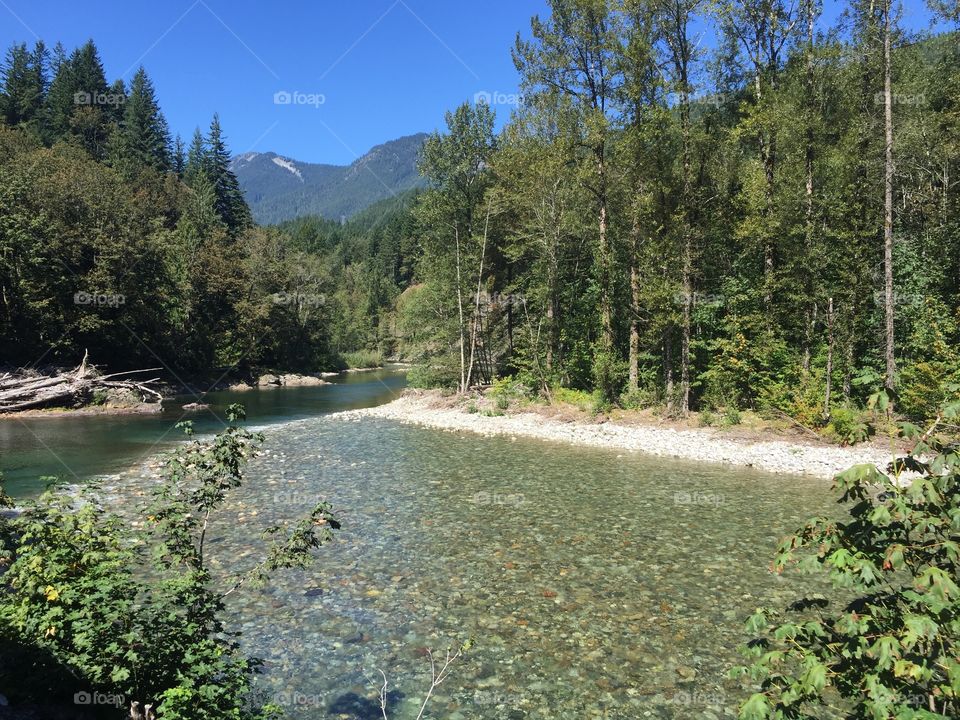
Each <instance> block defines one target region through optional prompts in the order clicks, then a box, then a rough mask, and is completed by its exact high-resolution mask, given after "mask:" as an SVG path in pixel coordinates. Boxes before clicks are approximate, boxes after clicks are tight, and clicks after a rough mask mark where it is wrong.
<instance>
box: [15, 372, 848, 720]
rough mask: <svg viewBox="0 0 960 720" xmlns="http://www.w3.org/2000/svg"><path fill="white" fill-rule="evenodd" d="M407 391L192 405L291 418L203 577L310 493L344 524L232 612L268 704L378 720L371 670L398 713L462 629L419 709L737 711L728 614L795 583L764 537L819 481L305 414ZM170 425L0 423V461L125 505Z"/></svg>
mask: <svg viewBox="0 0 960 720" xmlns="http://www.w3.org/2000/svg"><path fill="white" fill-rule="evenodd" d="M381 381H382V383H385V384H386V387H385V386H384V384H382V383H381ZM402 383H403V379H402V376H400V375H397V374H384V375H379V376H371V375H355V376H351V377H349V378H347V379H346V380H345V382H344V383H343V384H339V385H335V386H326V387H321V388H306V389H297V390H273V391H263V392H251V393H243V394H241V395H230V394H226V393H221V394H217V395H216V396H211V398H210V399H211V400H212V401H214V402H215V403H216V406H215V407H214V410H217V411H221V412H222V409H223V407H224V406H225V405H226V404H227V403H229V402H233V401H237V400H239V401H242V402H244V403H246V404H247V406H248V408H249V410H250V415H251V419H252V420H253V421H254V423H256V424H257V425H263V424H266V423H269V422H272V421H274V420H276V419H280V418H290V417H297V416H300V417H304V416H307V417H305V419H300V420H296V421H293V422H289V423H283V424H276V425H273V426H271V427H268V428H267V429H266V433H267V443H266V446H265V448H264V449H265V453H264V454H263V455H262V456H261V457H259V458H257V459H256V460H254V461H253V463H252V464H251V466H250V468H249V472H248V475H247V481H246V483H245V485H244V487H243V488H241V489H240V491H239V494H238V495H237V496H235V497H234V498H233V499H232V501H231V504H230V505H229V506H228V507H227V508H226V509H225V511H224V513H223V514H222V516H221V517H220V518H219V519H218V521H217V522H216V523H215V524H214V526H213V528H212V535H211V536H210V537H211V538H212V542H211V545H210V548H211V551H212V552H214V553H215V557H214V558H213V560H212V561H211V565H210V567H211V569H213V570H214V571H215V573H217V574H222V575H223V576H226V575H227V574H228V573H231V572H237V571H241V570H244V569H247V568H249V567H250V566H251V565H253V564H255V562H256V559H257V558H258V557H259V556H260V554H261V553H262V552H263V549H264V548H263V545H262V543H261V541H260V540H259V536H260V531H261V530H262V529H263V528H264V527H266V526H268V525H271V524H273V523H275V522H277V521H282V520H284V519H292V518H295V517H297V516H298V515H300V514H302V513H305V512H307V510H308V509H309V508H310V507H312V506H313V504H314V503H316V502H317V501H318V500H319V499H321V498H325V499H328V500H330V501H331V502H333V503H334V505H335V507H336V508H337V509H338V511H339V513H340V514H341V516H342V520H343V530H342V531H341V532H340V533H339V534H338V537H337V540H336V541H335V542H334V543H332V544H331V545H329V546H326V547H324V548H322V549H321V550H320V551H319V553H318V560H317V563H316V564H315V565H313V566H312V567H311V568H309V569H307V570H301V571H294V572H285V573H281V574H279V575H277V576H276V578H275V580H274V582H272V583H271V585H270V586H269V587H268V588H266V589H261V590H257V589H247V590H244V591H242V592H241V593H239V594H237V595H234V596H231V598H230V604H229V610H230V612H231V614H232V617H233V620H234V622H235V624H236V626H237V627H238V628H240V629H242V631H243V633H244V642H245V644H246V646H247V649H248V650H249V651H250V652H251V653H253V654H256V655H258V656H260V657H262V658H263V659H264V661H265V663H266V664H265V673H264V675H263V676H262V677H261V678H260V679H259V681H258V682H259V684H260V686H261V688H262V691H263V692H264V693H265V695H267V696H268V697H270V698H272V699H273V700H274V701H276V702H278V703H279V704H281V705H283V706H284V707H285V708H286V710H287V711H288V713H289V715H290V716H291V717H292V718H296V719H298V720H299V719H302V720H306V719H308V718H310V719H312V718H343V719H345V720H346V719H349V720H377V719H378V718H382V716H381V713H380V707H379V701H378V699H377V692H378V689H379V687H380V685H381V684H382V679H381V676H380V674H379V671H380V670H382V671H383V672H385V673H386V674H387V677H388V678H389V683H390V685H389V689H390V696H389V697H390V703H389V717H390V718H391V720H410V719H412V718H415V717H416V715H417V710H418V709H419V704H420V699H421V698H422V697H423V694H424V692H425V691H426V690H427V688H428V687H429V684H430V673H429V660H428V657H427V651H428V650H433V651H434V652H436V653H438V654H440V655H441V656H442V654H443V652H444V651H445V649H446V648H447V647H449V646H457V645H459V644H460V643H462V642H463V641H465V640H466V639H467V638H471V637H472V638H473V639H474V647H473V649H472V650H471V651H470V652H469V653H468V654H467V655H466V656H465V657H464V658H462V659H461V660H459V661H458V662H457V663H456V665H455V666H454V667H453V668H452V670H451V674H450V676H449V678H448V679H447V680H446V682H445V683H444V684H443V685H441V686H440V687H439V688H438V689H437V690H436V691H435V693H434V698H433V700H432V701H431V704H430V709H429V710H428V713H427V717H430V718H444V719H447V720H463V719H467V718H470V719H473V718H477V719H480V720H487V719H489V720H494V719H497V718H507V719H509V720H519V719H520V718H530V719H534V718H536V719H542V720H548V719H564V720H565V719H569V720H583V719H587V718H618V719H623V720H634V719H635V718H677V719H678V720H681V719H682V720H687V719H700V718H703V719H707V720H718V719H719V718H732V717H734V715H735V711H734V708H735V707H736V705H737V703H738V702H739V701H740V700H741V699H743V698H744V697H745V696H746V694H747V693H748V691H747V690H745V689H744V688H743V687H741V686H740V684H739V681H733V680H729V679H726V673H727V670H728V669H729V667H730V666H732V665H735V664H738V663H739V662H740V660H741V658H740V656H739V655H738V653H737V652H736V647H737V646H738V645H739V644H740V643H742V642H743V641H744V640H745V639H746V636H745V634H744V630H743V623H744V621H745V619H746V618H747V617H748V616H749V615H750V613H751V612H752V611H753V609H754V608H755V607H756V606H758V605H761V604H772V605H774V606H778V607H782V606H784V605H786V604H787V603H788V602H789V601H790V600H792V599H794V598H795V597H797V596H798V595H799V594H800V593H801V591H802V589H803V588H802V586H801V585H800V584H799V583H798V582H797V581H796V579H793V578H790V577H788V578H782V577H777V576H775V575H772V574H771V573H770V572H768V569H767V568H768V565H769V561H770V559H771V557H772V554H773V551H774V547H775V544H776V541H777V539H778V538H779V537H781V536H782V535H783V534H785V533H787V532H789V531H790V530H792V529H794V528H795V527H796V526H798V525H799V524H800V523H802V521H803V520H805V519H806V518H808V517H809V516H811V515H814V514H820V513H832V512H836V510H835V506H834V505H833V503H832V502H831V500H830V492H829V488H828V485H827V484H826V483H824V482H823V481H818V480H813V479H807V478H787V477H774V476H769V475H764V474H762V473H759V472H754V471H749V470H731V469H728V468H723V467H716V466H705V467H701V466H698V465H695V464H690V463H684V462H678V461H668V460H663V459H653V458H648V457H644V456H641V455H636V454H623V453H618V452H616V451H609V450H601V449H589V448H574V447H570V446H567V445H562V444H553V443H546V442H540V441H528V440H523V439H516V440H514V441H511V440H510V439H509V438H483V437H480V436H474V435H459V434H452V433H444V432H440V431H434V430H428V429H422V428H414V427H409V426H403V425H400V424H397V423H393V422H389V421H384V420H374V419H366V420H363V421H349V420H345V419H343V418H340V417H337V416H333V417H325V416H315V415H316V414H317V413H321V412H325V411H328V410H334V409H344V408H347V407H357V406H363V405H372V404H375V403H378V402H383V401H386V400H387V399H389V397H390V396H391V394H392V392H393V391H394V390H395V389H399V387H400V386H401V385H402ZM309 416H314V417H309ZM177 417H178V414H177V413H170V415H169V416H164V417H162V418H96V419H93V421H91V419H90V418H82V419H81V418H78V419H71V420H70V422H66V421H64V420H48V419H45V420H43V421H42V422H41V421H36V422H33V421H31V422H30V423H29V426H28V427H29V432H28V433H27V434H26V435H25V434H24V430H23V428H21V429H20V430H17V429H16V426H15V425H14V424H11V423H6V424H0V428H2V429H0V432H2V433H5V435H3V439H2V440H0V447H3V449H4V469H5V470H6V471H7V472H8V473H9V472H10V470H11V464H13V463H12V462H11V460H10V458H14V459H15V462H16V464H17V465H16V467H18V468H26V467H27V466H28V465H30V463H31V462H32V463H33V465H31V466H30V470H31V471H32V473H31V474H32V475H35V474H36V471H35V468H36V466H37V465H43V464H44V463H46V465H44V467H52V464H51V463H50V459H49V457H47V456H45V455H44V454H43V452H42V449H43V448H42V444H41V443H40V442H39V441H34V442H35V443H36V444H34V445H31V441H30V438H31V437H33V435H34V434H35V433H36V434H38V435H40V437H42V438H43V439H44V441H45V442H46V443H47V444H50V445H51V446H55V447H56V448H57V450H58V454H59V455H60V456H61V458H62V459H64V461H65V462H68V463H69V464H71V465H72V467H73V468H74V469H75V471H76V472H78V474H79V473H80V472H81V469H83V470H84V471H85V472H91V471H96V472H103V471H104V470H105V469H108V468H110V469H118V468H121V467H126V468H128V469H127V470H126V471H124V472H120V473H118V474H117V475H115V476H113V477H111V478H109V479H108V480H107V481H106V483H105V485H104V487H103V492H104V493H105V494H106V495H107V496H108V497H109V496H112V497H114V498H115V499H118V500H121V499H122V500H123V501H124V503H123V504H124V506H125V507H126V508H128V509H129V508H130V507H131V506H132V505H133V503H130V502H129V500H130V499H131V498H134V499H135V498H137V497H138V496H139V497H142V496H143V495H144V494H145V493H146V489H145V487H144V485H145V484H146V482H147V480H146V477H147V476H149V475H150V474H151V473H154V472H156V462H153V461H148V462H145V463H143V464H140V465H137V466H136V467H134V468H133V469H129V468H131V466H132V463H131V458H136V457H141V456H143V455H144V454H146V453H148V451H151V449H152V450H153V452H155V451H156V448H152V446H153V444H154V443H156V442H157V440H158V439H159V438H160V437H162V433H163V432H165V431H166V430H167V429H169V426H170V424H171V423H172V422H173V421H175V420H176V419H177ZM197 419H198V420H199V421H201V422H200V423H198V424H200V425H201V427H202V429H209V430H214V429H216V428H217V426H218V423H217V421H216V420H215V419H214V418H213V417H207V418H204V417H203V416H202V415H201V416H199V417H198V418H197ZM161 442H167V440H166V439H163V440H161ZM36 445H40V447H39V448H38V447H37V446H36ZM11 446H12V447H13V448H14V451H13V453H10V449H11ZM78 468H79V469H78ZM17 472H26V470H24V471H18V470H16V469H15V468H14V473H13V474H16V473H17ZM21 487H23V488H25V489H26V488H29V487H31V486H30V485H28V484H27V483H25V482H23V483H22V485H21ZM224 584H225V585H226V581H225V580H224Z"/></svg>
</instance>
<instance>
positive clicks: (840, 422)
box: [824, 407, 876, 445]
mask: <svg viewBox="0 0 960 720" xmlns="http://www.w3.org/2000/svg"><path fill="white" fill-rule="evenodd" d="M824 432H825V434H826V435H827V437H828V438H830V439H831V440H833V441H834V442H838V443H840V444H841V445H856V444H857V443H860V442H864V441H866V440H868V439H870V437H872V436H873V434H874V433H875V432H876V428H875V427H874V425H873V423H872V422H870V417H869V415H867V414H866V413H864V412H862V411H859V410H855V409H853V408H848V407H836V408H834V409H833V411H832V412H831V413H830V421H829V422H828V423H827V426H826V428H824Z"/></svg>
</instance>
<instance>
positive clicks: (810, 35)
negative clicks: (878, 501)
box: [803, 0, 829, 409]
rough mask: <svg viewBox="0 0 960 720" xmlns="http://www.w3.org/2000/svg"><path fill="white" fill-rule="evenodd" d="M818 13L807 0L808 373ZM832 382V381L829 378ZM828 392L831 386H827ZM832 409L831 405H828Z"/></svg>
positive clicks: (811, 325) (813, 303)
mask: <svg viewBox="0 0 960 720" xmlns="http://www.w3.org/2000/svg"><path fill="white" fill-rule="evenodd" d="M815 14H816V5H815V3H814V0H807V67H806V83H805V84H806V105H807V107H806V111H807V120H806V126H807V127H806V132H805V148H804V166H805V168H804V169H805V170H806V175H807V178H806V188H805V191H806V192H805V198H804V199H805V205H806V218H805V224H806V228H805V232H804V240H805V244H806V253H805V254H806V259H807V272H805V273H804V281H805V285H806V289H807V301H808V302H809V303H810V304H811V306H812V307H808V309H807V317H806V324H805V329H804V338H803V373H804V375H806V374H807V373H809V372H810V354H811V348H810V345H811V343H812V340H813V334H814V332H813V331H814V324H815V323H816V313H817V303H816V299H815V292H814V287H813V279H814V273H812V272H810V271H809V269H810V268H812V267H814V265H813V248H814V238H813V152H814V148H813V122H814V118H815V117H816V114H815V112H814V107H815V102H816V101H815V98H814V87H813V44H814V27H813V21H814V16H815ZM828 382H829V381H828ZM828 393H829V390H828ZM828 402H829V401H828ZM828 409H829V407H828Z"/></svg>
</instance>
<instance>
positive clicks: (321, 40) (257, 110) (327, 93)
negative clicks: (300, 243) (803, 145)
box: [0, 0, 928, 164]
mask: <svg viewBox="0 0 960 720" xmlns="http://www.w3.org/2000/svg"><path fill="white" fill-rule="evenodd" d="M826 4H827V5H832V6H834V7H836V6H838V5H839V4H838V3H831V2H830V1H829V0H827V3H826ZM904 4H905V17H904V21H905V22H904V24H905V25H907V26H909V27H913V28H920V27H924V26H925V25H926V20H927V17H928V16H927V14H926V12H925V11H924V10H923V6H922V2H921V0H906V1H905V3H904ZM538 13H539V14H546V0H485V1H484V2H464V1H462V0H354V1H352V2H350V1H349V0H348V1H347V2H344V1H343V0H313V1H312V2H309V1H307V0H287V1H283V0H275V2H270V3H265V2H262V1H261V0H166V1H159V2H158V1H155V2H145V1H144V0H104V1H102V2H84V1H82V0H52V1H51V0H48V1H42V0H0V45H2V46H3V48H6V47H8V46H9V45H10V44H12V43H13V42H24V41H25V42H29V43H32V42H33V41H34V40H35V39H36V37H37V36H39V37H41V38H42V39H43V40H44V41H45V42H47V44H48V45H51V46H52V45H53V44H54V43H56V41H57V40H60V41H62V42H63V43H64V45H65V46H66V47H67V48H68V49H72V48H73V47H76V46H77V45H79V44H81V43H83V42H84V41H85V40H87V39H88V38H90V37H92V38H93V39H94V40H95V41H96V43H97V46H98V47H99V49H100V53H101V57H102V58H103V61H104V65H105V67H106V71H107V76H108V79H109V80H111V81H112V80H114V79H116V78H117V77H123V78H124V80H127V81H129V79H130V78H131V77H132V75H133V73H134V71H135V70H136V68H137V67H138V66H139V65H140V64H143V65H144V66H145V67H146V69H147V72H148V73H149V75H150V77H151V78H152V79H153V81H154V84H155V85H156V88H157V93H158V96H159V98H160V103H161V105H162V107H163V110H164V113H165V114H166V116H167V119H168V121H169V122H170V126H171V128H172V130H173V131H174V132H175V133H177V132H179V133H180V134H181V135H183V137H184V139H185V140H187V141H188V140H189V137H190V135H191V133H192V131H193V128H194V127H195V126H196V125H198V124H199V125H201V126H202V127H204V128H205V127H206V125H207V124H208V123H209V119H210V117H211V116H212V115H213V113H214V112H215V111H217V112H219V113H220V116H221V121H222V123H223V126H224V129H225V131H226V134H227V140H228V142H229V144H230V148H231V150H232V151H233V152H234V153H241V152H246V151H248V150H258V151H267V150H273V151H275V152H278V153H280V154H283V155H287V156H290V157H294V158H297V159H299V160H306V161H312V162H333V163H344V164H345V163H349V162H351V161H352V160H354V159H355V158H356V157H357V156H358V155H362V154H363V153H364V152H366V151H367V150H368V149H369V148H370V147H371V146H373V145H375V144H377V143H380V142H383V141H385V140H389V139H392V138H395V137H399V136H401V135H407V134H410V133H414V132H420V131H431V130H434V129H436V128H438V127H440V126H442V124H443V113H444V111H445V110H448V109H451V108H453V107H455V106H456V105H458V104H460V103H461V102H463V101H464V100H473V98H474V96H475V95H476V94H477V93H479V92H488V93H500V94H502V95H503V96H509V95H510V94H515V93H516V92H517V75H516V71H515V70H514V67H513V62H512V60H511V58H510V48H511V46H512V44H513V40H514V37H515V35H516V33H517V31H518V30H519V31H522V32H524V34H526V33H527V32H528V30H529V23H530V17H531V16H532V15H534V14H538ZM835 14H836V11H835V10H830V9H829V8H828V10H827V15H828V16H835ZM278 92H287V93H291V96H289V98H290V100H291V102H290V103H289V104H277V103H276V102H275V94H276V93H278ZM294 93H297V94H296V95H293V94H294ZM277 99H280V100H283V99H286V97H280V98H277ZM509 109H510V108H509V106H508V105H500V106H498V107H497V110H498V112H499V114H500V115H501V119H503V118H505V117H506V116H507V115H508V114H509Z"/></svg>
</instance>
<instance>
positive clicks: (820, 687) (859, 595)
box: [733, 403, 960, 720]
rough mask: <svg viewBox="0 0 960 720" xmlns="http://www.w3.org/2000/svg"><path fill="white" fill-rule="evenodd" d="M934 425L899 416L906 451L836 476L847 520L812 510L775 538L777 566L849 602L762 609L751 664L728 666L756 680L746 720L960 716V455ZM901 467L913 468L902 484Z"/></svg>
mask: <svg viewBox="0 0 960 720" xmlns="http://www.w3.org/2000/svg"><path fill="white" fill-rule="evenodd" d="M958 415H960V403H958V404H954V405H953V406H951V407H949V408H947V410H946V412H945V413H944V416H945V417H948V418H956V417H957V416H958ZM935 429H936V426H935V427H934V428H932V429H931V431H930V432H929V433H928V434H925V435H922V436H921V434H920V430H919V428H917V427H915V426H912V425H910V424H907V423H904V424H902V425H901V430H902V432H903V434H904V436H906V437H908V438H911V439H913V440H915V441H916V442H915V446H914V448H913V450H912V451H911V453H910V454H909V455H907V456H905V457H902V458H899V459H898V460H896V461H895V462H894V463H891V465H890V467H889V468H888V470H887V472H886V473H883V472H880V471H879V470H877V469H876V467H874V466H873V465H857V466H855V467H852V468H850V469H849V470H847V471H846V472H844V473H842V474H840V475H838V476H837V478H836V480H835V484H834V488H835V490H836V491H838V492H839V494H840V501H841V502H842V503H845V504H846V506H847V513H848V517H847V519H846V520H845V521H843V522H837V521H835V520H832V519H830V518H824V517H821V518H815V519H813V520H811V521H810V522H809V523H807V525H806V526H805V527H803V528H802V529H800V530H799V531H798V532H797V533H796V534H795V535H792V536H790V537H788V538H786V539H785V540H783V541H782V542H781V543H780V545H779V547H778V549H777V554H776V559H775V562H774V568H775V569H776V570H777V572H783V571H784V570H785V569H787V568H788V567H794V566H795V567H796V568H798V569H799V570H800V571H801V572H803V573H818V574H825V575H826V576H827V577H829V579H830V580H831V581H832V582H833V584H834V586H835V587H837V588H841V589H843V594H844V596H845V597H846V598H847V599H846V600H844V601H843V602H842V603H832V602H831V601H829V600H827V599H826V598H824V597H822V596H819V595H813V596H811V597H806V598H802V599H800V600H798V601H797V602H795V603H794V604H793V605H791V606H790V607H789V608H788V609H787V611H786V612H777V611H773V610H770V609H765V608H761V609H758V610H757V612H756V613H755V614H754V615H753V616H752V617H751V618H750V620H749V622H748V624H747V627H748V630H749V631H750V632H752V633H758V634H759V637H757V638H756V639H754V640H753V641H751V642H750V643H749V644H748V645H747V646H746V647H745V648H743V650H744V652H745V654H746V655H747V656H748V657H749V658H751V659H752V664H751V665H750V666H749V667H740V668H736V669H735V670H734V671H733V674H734V675H743V674H747V675H749V676H751V677H752V678H754V680H758V681H759V682H760V686H759V691H758V692H756V693H754V694H753V695H752V696H751V697H750V698H749V699H748V700H747V701H746V702H745V703H743V704H742V705H741V707H740V715H739V717H740V718H741V720H774V719H777V720H779V719H782V718H813V717H817V718H819V717H830V718H845V719H847V720H854V719H858V720H859V719H864V720H865V719H867V718H871V719H872V718H898V719H901V718H902V719H903V720H946V719H947V718H956V717H960V699H958V698H960V587H958V585H957V579H958V577H960V537H958V530H960V455H958V453H957V445H955V444H950V443H948V442H947V441H945V440H944V439H942V438H939V437H937V436H936V435H935V434H934V431H935ZM922 457H926V458H929V462H928V461H925V460H921V459H920V458H922ZM904 471H913V472H916V473H919V476H918V477H917V478H916V479H914V480H913V481H912V483H910V484H909V485H906V484H905V483H903V482H900V481H899V480H898V477H899V476H900V474H901V473H902V472H904ZM835 605H836V607H835Z"/></svg>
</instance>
